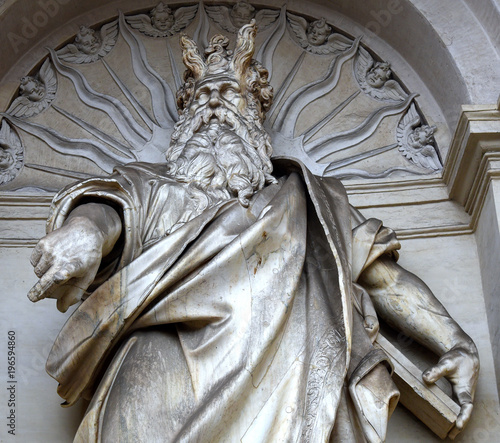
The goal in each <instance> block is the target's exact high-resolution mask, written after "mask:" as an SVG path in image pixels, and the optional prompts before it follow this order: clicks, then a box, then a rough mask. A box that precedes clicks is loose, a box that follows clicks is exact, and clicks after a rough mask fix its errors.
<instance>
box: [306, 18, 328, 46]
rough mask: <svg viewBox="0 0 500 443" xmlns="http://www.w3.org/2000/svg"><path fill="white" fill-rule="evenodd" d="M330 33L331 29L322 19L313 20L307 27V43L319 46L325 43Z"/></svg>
mask: <svg viewBox="0 0 500 443" xmlns="http://www.w3.org/2000/svg"><path fill="white" fill-rule="evenodd" d="M331 32H332V27H331V26H330V25H328V24H327V23H326V20H325V19H324V18H321V19H319V20H315V21H313V22H311V23H310V24H309V26H308V27H307V30H306V36H307V41H308V42H309V44H311V45H313V46H321V45H322V44H323V43H325V42H326V41H327V39H328V37H329V36H330V33H331Z"/></svg>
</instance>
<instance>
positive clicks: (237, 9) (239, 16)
mask: <svg viewBox="0 0 500 443" xmlns="http://www.w3.org/2000/svg"><path fill="white" fill-rule="evenodd" d="M254 13H255V8H254V7H253V6H252V5H251V4H250V3H248V2H246V1H241V2H238V3H236V4H235V5H234V6H233V7H232V9H231V11H230V12H229V16H230V17H231V21H232V22H233V24H234V26H236V27H238V28H240V27H241V26H244V25H246V24H247V23H248V22H249V21H250V20H251V19H252V18H253V16H254Z"/></svg>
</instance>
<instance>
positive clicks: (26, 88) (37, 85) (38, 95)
mask: <svg viewBox="0 0 500 443" xmlns="http://www.w3.org/2000/svg"><path fill="white" fill-rule="evenodd" d="M19 95H20V96H22V97H26V98H27V99H28V100H29V101H31V102H39V101H40V100H42V99H43V98H44V96H45V86H44V84H43V83H42V82H41V81H40V80H38V79H36V78H35V77H30V76H26V77H23V78H21V84H20V85H19Z"/></svg>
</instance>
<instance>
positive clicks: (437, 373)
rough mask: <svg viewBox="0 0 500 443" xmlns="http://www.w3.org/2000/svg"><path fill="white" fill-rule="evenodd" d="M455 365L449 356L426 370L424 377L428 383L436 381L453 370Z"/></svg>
mask: <svg viewBox="0 0 500 443" xmlns="http://www.w3.org/2000/svg"><path fill="white" fill-rule="evenodd" d="M454 367H455V365H454V363H453V361H452V360H451V359H449V358H443V359H441V360H439V362H438V364H437V365H435V366H432V367H431V368H429V369H427V370H426V371H424V373H423V374H422V378H423V380H424V381H425V382H426V383H436V381H438V380H439V379H440V378H441V377H444V376H446V375H448V374H449V373H450V372H452V371H453V369H454Z"/></svg>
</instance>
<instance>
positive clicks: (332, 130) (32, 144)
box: [0, 1, 442, 186]
mask: <svg viewBox="0 0 500 443" xmlns="http://www.w3.org/2000/svg"><path fill="white" fill-rule="evenodd" d="M251 19H254V20H256V22H257V25H258V26H259V25H260V28H259V34H258V36H257V44H258V47H257V52H256V53H257V56H256V58H257V59H258V60H259V61H261V62H262V64H263V65H264V66H265V67H266V68H267V69H268V71H269V78H270V81H271V84H272V85H273V88H274V102H273V105H272V107H271V108H270V110H269V111H268V113H267V119H266V122H265V127H266V129H267V130H268V131H269V133H270V135H271V138H272V142H273V149H274V155H273V156H274V157H275V158H278V157H291V158H295V159H297V160H299V161H301V162H303V163H304V164H305V165H306V166H307V167H308V168H309V169H310V170H311V171H312V172H313V173H314V174H316V175H324V176H336V177H338V178H341V179H345V180H347V179H349V178H361V179H363V178H364V179H369V180H373V179H377V178H383V177H387V176H390V175H401V176H408V175H409V176H412V175H415V174H416V175H425V174H430V173H433V172H435V171H439V170H440V169H441V167H442V164H441V160H440V155H439V152H438V149H437V146H436V142H435V140H434V138H433V134H434V132H435V130H436V128H435V127H433V126H429V125H427V123H426V119H425V117H424V115H423V114H422V112H421V111H420V109H419V107H418V102H417V101H416V97H417V94H414V93H410V92H409V91H407V89H406V88H405V87H404V85H403V84H402V83H401V82H400V80H399V79H398V78H395V77H394V76H393V73H392V68H391V66H390V64H389V63H388V62H386V61H382V60H380V59H377V57H376V56H375V55H374V54H373V53H371V52H370V51H369V49H368V48H366V47H364V46H363V40H362V36H356V38H351V37H349V36H347V35H345V34H343V33H342V31H341V30H338V29H335V28H334V27H333V26H332V25H331V24H329V23H327V21H326V20H325V19H324V18H322V17H317V18H316V19H315V20H311V19H309V18H305V17H301V16H299V15H297V14H296V13H294V12H292V11H287V10H286V7H283V8H281V9H269V8H267V9H262V8H260V9H259V8H257V7H254V6H252V5H250V4H249V3H248V2H246V1H241V2H238V3H236V4H235V5H234V6H233V7H229V6H227V5H220V6H219V5H204V4H203V3H199V4H186V5H183V6H178V7H173V6H172V7H171V8H170V7H167V6H166V5H165V4H163V3H159V4H158V5H157V6H156V7H155V8H153V9H151V8H149V9H146V10H144V11H143V12H142V13H138V12H137V11H134V13H132V14H127V13H126V12H125V13H120V14H119V16H118V17H110V19H109V21H108V22H107V23H105V24H103V25H101V26H100V28H97V27H95V26H94V25H93V24H92V23H86V24H82V25H81V26H80V30H79V32H78V33H77V34H76V35H75V37H74V39H73V40H72V42H71V43H66V44H65V45H63V46H62V47H60V48H54V49H49V50H48V56H47V58H46V59H45V60H42V61H41V62H40V63H39V64H38V66H40V68H39V69H38V70H37V71H36V72H34V73H31V74H30V75H27V76H25V77H23V78H22V79H21V82H20V86H19V90H18V93H17V95H16V97H13V99H12V101H11V104H10V106H9V107H8V108H7V110H6V111H5V112H3V113H0V118H2V120H3V123H2V128H4V129H2V130H3V134H4V138H5V137H7V136H6V135H5V134H7V132H8V131H11V132H12V131H13V128H16V131H18V132H19V135H17V134H16V135H15V137H14V139H15V142H14V141H13V140H14V139H13V138H12V137H11V136H9V137H7V138H8V140H9V143H10V144H13V143H14V145H15V146H16V152H21V154H20V155H18V154H16V155H17V157H16V158H17V160H16V161H15V162H12V165H10V164H9V165H7V166H6V167H4V168H3V169H0V183H8V182H10V181H12V180H13V179H14V178H15V177H16V176H17V175H18V174H19V173H20V171H21V167H20V165H22V164H23V163H24V165H25V168H24V169H23V172H22V173H23V174H29V173H30V172H29V171H35V170H36V171H37V174H38V175H37V177H41V176H40V171H44V172H45V173H46V174H50V175H51V176H54V175H57V176H60V177H65V178H67V180H68V181H69V180H71V179H78V178H82V177H86V176H87V175H92V174H94V175H95V173H99V171H100V172H101V173H103V174H107V173H110V172H111V171H112V170H113V168H114V167H115V166H118V165H123V164H126V163H129V162H136V161H145V162H163V161H165V158H164V153H165V151H166V150H167V148H168V146H169V141H170V136H171V134H172V132H173V128H174V125H175V123H176V122H177V120H178V112H177V107H176V91H177V90H178V89H179V88H180V87H181V85H182V82H183V80H182V70H183V68H181V66H182V63H181V57H180V48H179V41H178V40H179V36H180V34H181V32H185V33H187V34H188V35H191V36H193V38H194V39H195V41H197V42H198V44H199V45H200V46H201V47H205V46H206V44H207V42H208V39H209V37H211V36H212V35H213V34H215V33H232V32H234V30H235V29H237V27H239V26H241V25H242V24H244V23H246V22H248V21H249V20H251ZM47 149H48V151H47ZM47 152H52V154H50V155H46V153H47ZM35 153H36V155H35ZM41 153H45V154H44V155H42V154H41ZM68 158H69V159H71V158H74V159H75V160H76V159H81V161H75V162H71V161H68ZM42 175H43V174H42ZM39 180H40V181H43V180H42V179H41V178H39ZM35 181H36V180H35ZM34 185H35V186H36V185H39V184H37V183H34Z"/></svg>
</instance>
